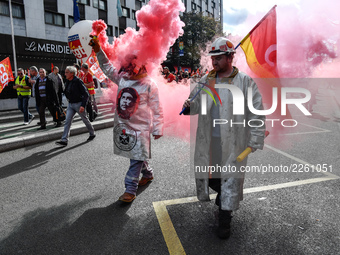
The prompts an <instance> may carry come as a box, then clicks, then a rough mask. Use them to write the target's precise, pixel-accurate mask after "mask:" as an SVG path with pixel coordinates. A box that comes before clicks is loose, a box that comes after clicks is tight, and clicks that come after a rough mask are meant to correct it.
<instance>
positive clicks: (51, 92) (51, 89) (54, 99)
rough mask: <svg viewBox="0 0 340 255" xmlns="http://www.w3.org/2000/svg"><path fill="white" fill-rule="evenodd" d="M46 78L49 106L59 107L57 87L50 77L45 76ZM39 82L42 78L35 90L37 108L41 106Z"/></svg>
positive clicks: (37, 82) (36, 84)
mask: <svg viewBox="0 0 340 255" xmlns="http://www.w3.org/2000/svg"><path fill="white" fill-rule="evenodd" d="M45 78H46V101H47V103H48V104H51V105H56V106H59V100H58V96H57V92H56V91H55V85H54V81H53V80H52V79H51V78H49V77H48V76H45ZM39 82H40V78H38V79H37V81H36V83H35V85H34V90H35V101H36V103H37V106H38V107H39V106H40V99H41V97H40V94H39Z"/></svg>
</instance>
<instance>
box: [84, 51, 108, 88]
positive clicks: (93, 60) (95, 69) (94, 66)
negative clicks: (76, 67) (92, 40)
mask: <svg viewBox="0 0 340 255" xmlns="http://www.w3.org/2000/svg"><path fill="white" fill-rule="evenodd" d="M86 63H87V64H88V65H89V70H90V72H91V73H92V75H95V76H96V78H97V79H98V80H99V81H100V82H102V81H103V80H105V78H106V75H105V74H104V73H103V71H102V69H100V67H99V63H98V60H97V57H96V54H95V53H94V52H93V51H92V54H91V56H90V57H89V58H88V59H87V61H86Z"/></svg>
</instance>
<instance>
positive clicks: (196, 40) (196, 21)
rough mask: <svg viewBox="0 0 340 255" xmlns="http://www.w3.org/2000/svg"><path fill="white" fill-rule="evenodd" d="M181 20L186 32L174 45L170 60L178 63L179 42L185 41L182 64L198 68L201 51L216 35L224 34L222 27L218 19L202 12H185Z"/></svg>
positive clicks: (181, 58)
mask: <svg viewBox="0 0 340 255" xmlns="http://www.w3.org/2000/svg"><path fill="white" fill-rule="evenodd" d="M181 20H182V21H183V22H184V23H185V27H184V28H183V30H184V34H183V36H181V37H180V38H179V39H178V40H177V41H176V43H175V44H174V45H173V50H172V54H171V57H170V59H169V60H170V61H171V62H172V63H173V64H174V65H177V63H178V55H179V48H178V42H179V41H181V42H183V43H184V56H182V57H180V65H181V66H190V67H191V68H197V67H198V66H199V63H200V58H201V56H200V51H201V50H205V49H206V46H207V43H208V42H210V41H211V40H212V39H213V38H214V37H216V36H222V35H223V33H222V27H221V24H220V22H219V21H218V20H215V19H214V18H212V17H207V16H203V15H202V13H193V12H191V13H184V14H183V16H182V17H181Z"/></svg>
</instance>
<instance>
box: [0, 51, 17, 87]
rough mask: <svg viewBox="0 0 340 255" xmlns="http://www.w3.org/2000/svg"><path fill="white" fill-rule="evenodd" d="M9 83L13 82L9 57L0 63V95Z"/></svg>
mask: <svg viewBox="0 0 340 255" xmlns="http://www.w3.org/2000/svg"><path fill="white" fill-rule="evenodd" d="M9 81H14V77H13V73H12V67H11V61H10V60H9V57H7V58H5V59H4V60H2V61H1V62H0V93H1V92H2V90H3V89H4V87H6V86H7V85H8V82H9Z"/></svg>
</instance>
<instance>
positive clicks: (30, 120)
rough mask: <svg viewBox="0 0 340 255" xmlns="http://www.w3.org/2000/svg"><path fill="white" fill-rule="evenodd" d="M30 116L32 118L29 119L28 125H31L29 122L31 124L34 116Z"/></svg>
mask: <svg viewBox="0 0 340 255" xmlns="http://www.w3.org/2000/svg"><path fill="white" fill-rule="evenodd" d="M31 116H32V118H30V119H29V120H28V124H31V122H32V120H33V119H34V117H35V116H34V115H31Z"/></svg>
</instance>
